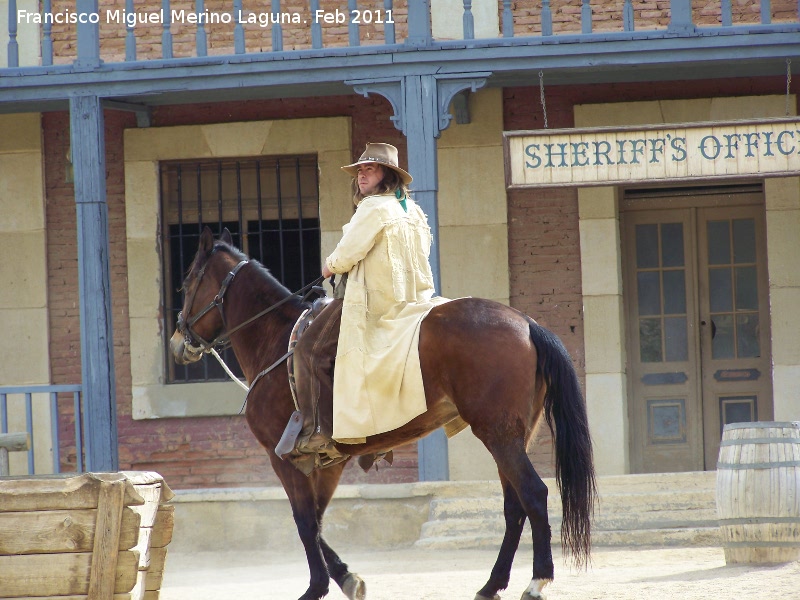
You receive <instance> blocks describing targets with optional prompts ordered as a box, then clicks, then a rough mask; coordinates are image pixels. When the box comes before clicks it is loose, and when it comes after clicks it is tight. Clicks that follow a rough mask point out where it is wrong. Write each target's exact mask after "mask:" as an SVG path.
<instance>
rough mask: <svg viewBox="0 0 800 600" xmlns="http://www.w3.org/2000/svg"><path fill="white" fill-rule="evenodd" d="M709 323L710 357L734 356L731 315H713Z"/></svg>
mask: <svg viewBox="0 0 800 600" xmlns="http://www.w3.org/2000/svg"><path fill="white" fill-rule="evenodd" d="M711 323H712V326H711V330H712V339H711V357H712V358H734V356H735V353H734V338H733V315H714V316H713V317H712V318H711Z"/></svg>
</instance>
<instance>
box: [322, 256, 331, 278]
mask: <svg viewBox="0 0 800 600" xmlns="http://www.w3.org/2000/svg"><path fill="white" fill-rule="evenodd" d="M331 275H333V272H332V271H331V270H330V269H329V268H328V261H327V260H326V261H323V262H322V276H323V277H324V278H325V279H328V278H329V277H330V276H331Z"/></svg>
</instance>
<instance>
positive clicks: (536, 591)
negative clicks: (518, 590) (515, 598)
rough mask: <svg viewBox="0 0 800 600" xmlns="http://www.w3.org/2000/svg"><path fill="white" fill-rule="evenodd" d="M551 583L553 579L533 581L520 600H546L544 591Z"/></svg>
mask: <svg viewBox="0 0 800 600" xmlns="http://www.w3.org/2000/svg"><path fill="white" fill-rule="evenodd" d="M551 581H552V579H533V580H532V581H531V584H530V585H529V586H528V589H527V590H525V591H524V592H522V596H520V599H519V600H545V595H544V594H543V593H542V590H543V589H544V586H546V585H547V584H548V583H550V582H551Z"/></svg>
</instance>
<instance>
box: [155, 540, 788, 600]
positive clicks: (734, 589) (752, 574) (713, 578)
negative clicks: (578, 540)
mask: <svg viewBox="0 0 800 600" xmlns="http://www.w3.org/2000/svg"><path fill="white" fill-rule="evenodd" d="M340 554H341V555H342V558H343V560H345V562H347V563H348V564H349V565H350V570H351V571H353V572H355V573H358V574H359V575H360V576H361V577H362V578H363V579H364V581H365V582H366V584H367V598H368V600H454V599H458V600H462V599H463V600H473V598H474V597H475V592H476V591H477V590H479V589H480V588H481V587H482V586H483V584H484V583H485V581H486V579H487V577H488V575H489V572H490V570H491V568H492V565H493V564H494V559H495V557H496V552H494V551H484V550H455V551H454V550H448V551H431V550H418V549H414V548H403V549H398V550H394V551H387V550H381V551H371V552H364V551H353V552H346V551H340ZM554 561H555V565H556V580H555V582H553V583H552V584H550V585H549V586H548V587H547V588H545V593H546V594H547V597H548V599H549V600H579V599H580V600H600V599H603V600H606V599H608V600H645V599H646V600H651V599H652V600H667V599H671V598H675V599H680V600H700V599H703V600H728V599H730V600H734V599H735V600H744V599H747V600H800V562H794V563H789V564H784V565H775V566H726V565H725V557H724V554H723V551H722V549H721V548H669V549H664V548H660V549H639V548H636V549H606V548H596V549H595V550H594V552H593V555H592V561H593V564H592V566H591V567H590V568H589V569H588V570H587V571H585V572H584V571H581V572H576V571H574V570H571V569H570V568H569V566H568V565H566V564H564V561H563V559H562V557H561V554H560V552H556V556H554ZM531 564H532V563H531V552H530V551H523V550H520V552H519V553H518V554H517V558H516V560H515V563H514V569H513V570H512V574H511V584H510V585H509V587H508V589H507V590H506V591H505V592H504V593H502V594H501V595H502V597H503V598H504V599H511V600H517V599H518V598H519V597H520V595H521V594H522V592H523V591H524V590H525V588H526V586H527V585H528V583H529V581H530V572H531ZM307 585H308V568H307V566H306V563H305V560H304V557H303V556H299V555H296V554H295V553H294V552H292V553H284V554H278V553H274V554H273V553H269V554H268V553H264V554H217V553H214V554H211V553H197V554H191V555H190V554H178V553H174V554H170V555H168V557H167V565H166V573H165V577H164V583H163V587H162V591H161V599H162V600H278V599H280V600H293V599H295V598H298V597H299V596H300V595H301V594H302V593H303V592H304V591H305V590H306V587H307ZM331 585H332V587H331V591H330V594H328V596H327V597H326V599H327V600H343V599H346V597H345V596H344V594H342V592H341V591H340V590H339V588H338V587H337V586H336V584H334V583H333V582H331Z"/></svg>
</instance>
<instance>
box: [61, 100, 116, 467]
mask: <svg viewBox="0 0 800 600" xmlns="http://www.w3.org/2000/svg"><path fill="white" fill-rule="evenodd" d="M69 109H70V111H69V112H70V138H71V140H70V141H71V148H72V161H73V168H74V171H75V205H76V209H77V213H78V223H77V225H78V270H79V271H78V276H79V290H80V316H81V378H82V381H83V397H84V423H85V431H86V467H87V469H88V470H89V471H105V472H113V471H118V470H119V458H118V450H117V401H116V385H115V378H114V344H113V327H112V315H111V275H110V266H109V256H108V255H109V245H108V205H107V204H106V166H105V165H106V160H105V158H106V157H105V135H104V131H103V122H104V120H103V107H102V104H101V102H100V98H98V97H97V96H73V97H72V98H70V101H69Z"/></svg>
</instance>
